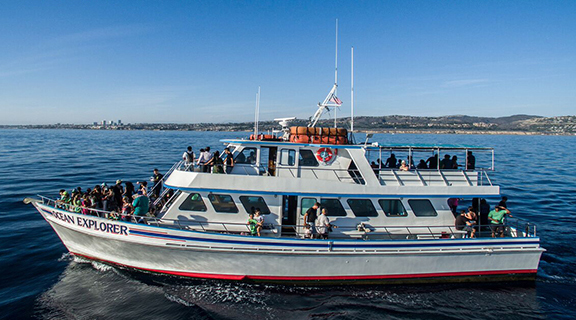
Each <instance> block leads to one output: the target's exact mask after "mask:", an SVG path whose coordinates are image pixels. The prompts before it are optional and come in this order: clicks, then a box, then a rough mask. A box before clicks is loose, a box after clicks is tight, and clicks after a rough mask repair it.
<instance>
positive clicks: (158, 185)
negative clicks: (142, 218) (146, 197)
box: [152, 168, 164, 199]
mask: <svg viewBox="0 0 576 320" xmlns="http://www.w3.org/2000/svg"><path fill="white" fill-rule="evenodd" d="M153 172H154V175H153V176H152V185H153V187H152V194H153V195H154V198H156V199H158V198H159V197H160V192H161V191H162V179H164V175H163V174H161V173H160V171H158V169H157V168H154V171H153Z"/></svg>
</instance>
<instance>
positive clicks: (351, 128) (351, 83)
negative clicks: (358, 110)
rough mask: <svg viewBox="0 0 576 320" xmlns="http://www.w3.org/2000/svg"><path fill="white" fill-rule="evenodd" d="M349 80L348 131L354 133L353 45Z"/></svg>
mask: <svg viewBox="0 0 576 320" xmlns="http://www.w3.org/2000/svg"><path fill="white" fill-rule="evenodd" d="M351 57H352V58H351V60H352V61H351V65H352V67H351V70H352V71H351V79H352V80H351V81H350V109H351V111H350V113H351V115H350V131H351V132H352V133H354V47H352V54H351Z"/></svg>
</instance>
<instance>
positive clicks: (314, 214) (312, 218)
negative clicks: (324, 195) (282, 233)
mask: <svg viewBox="0 0 576 320" xmlns="http://www.w3.org/2000/svg"><path fill="white" fill-rule="evenodd" d="M319 207H320V203H319V202H316V203H315V204H314V205H313V206H312V207H311V208H309V209H308V210H306V213H305V214H304V224H307V225H309V226H310V230H311V231H312V235H314V233H315V232H316V230H315V229H314V224H315V223H316V218H318V208H319Z"/></svg>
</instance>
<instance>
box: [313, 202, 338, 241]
mask: <svg viewBox="0 0 576 320" xmlns="http://www.w3.org/2000/svg"><path fill="white" fill-rule="evenodd" d="M327 215H328V210H326V208H322V214H320V216H319V217H318V218H317V219H316V231H317V232H318V236H319V237H320V239H328V232H329V231H330V230H329V229H330V228H331V227H332V228H338V227H337V226H335V225H332V224H330V219H328V216H327Z"/></svg>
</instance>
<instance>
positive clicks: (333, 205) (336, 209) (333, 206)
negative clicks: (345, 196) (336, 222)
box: [318, 199, 346, 217]
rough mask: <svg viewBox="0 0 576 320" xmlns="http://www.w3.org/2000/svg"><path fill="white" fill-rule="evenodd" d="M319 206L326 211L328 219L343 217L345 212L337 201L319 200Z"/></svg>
mask: <svg viewBox="0 0 576 320" xmlns="http://www.w3.org/2000/svg"><path fill="white" fill-rule="evenodd" d="M320 205H321V206H322V207H323V208H326V209H327V210H328V216H329V217H345V216H346V210H344V207H342V203H340V200H338V199H321V200H320ZM318 213H321V212H318Z"/></svg>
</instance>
